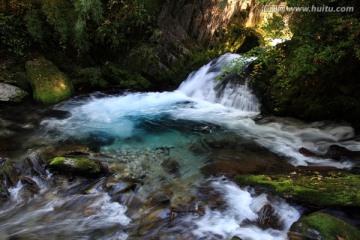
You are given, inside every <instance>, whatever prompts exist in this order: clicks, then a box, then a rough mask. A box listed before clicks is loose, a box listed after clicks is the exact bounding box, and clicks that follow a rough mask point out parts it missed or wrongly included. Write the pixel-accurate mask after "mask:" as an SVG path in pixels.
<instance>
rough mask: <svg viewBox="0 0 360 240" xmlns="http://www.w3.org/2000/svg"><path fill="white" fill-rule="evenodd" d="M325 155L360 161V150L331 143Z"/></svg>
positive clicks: (336, 158) (338, 158) (337, 158)
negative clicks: (352, 149)
mask: <svg viewBox="0 0 360 240" xmlns="http://www.w3.org/2000/svg"><path fill="white" fill-rule="evenodd" d="M324 157H326V158H332V159H335V160H344V158H345V159H350V160H358V161H360V151H351V150H349V149H347V148H345V147H342V146H339V145H331V146H330V147H329V148H328V150H327V151H326V153H325V154H324Z"/></svg>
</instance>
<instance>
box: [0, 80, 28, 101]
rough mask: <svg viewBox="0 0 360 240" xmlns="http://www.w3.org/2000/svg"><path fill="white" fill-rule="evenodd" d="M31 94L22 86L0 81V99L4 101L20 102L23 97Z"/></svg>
mask: <svg viewBox="0 0 360 240" xmlns="http://www.w3.org/2000/svg"><path fill="white" fill-rule="evenodd" d="M27 95H29V94H28V93H27V92H25V91H23V90H21V89H20V88H18V87H16V86H13V85H9V84H5V83H0V101H2V102H20V101H21V100H22V99H23V98H25V97H26V96H27Z"/></svg>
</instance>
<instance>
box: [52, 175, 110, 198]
mask: <svg viewBox="0 0 360 240" xmlns="http://www.w3.org/2000/svg"><path fill="white" fill-rule="evenodd" d="M102 184H103V179H101V178H100V179H95V180H89V179H80V180H77V181H76V182H74V183H71V184H70V183H67V184H66V187H67V188H65V189H62V190H60V191H59V192H60V193H61V194H62V195H64V196H69V195H75V194H90V193H93V192H94V191H96V190H97V189H101V187H100V186H101V185H102ZM68 185H70V187H68Z"/></svg>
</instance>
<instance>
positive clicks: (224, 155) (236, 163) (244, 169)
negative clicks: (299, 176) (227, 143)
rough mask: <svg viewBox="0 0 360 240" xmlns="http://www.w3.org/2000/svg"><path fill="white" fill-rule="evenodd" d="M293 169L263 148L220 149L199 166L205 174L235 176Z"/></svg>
mask: <svg viewBox="0 0 360 240" xmlns="http://www.w3.org/2000/svg"><path fill="white" fill-rule="evenodd" d="M293 169H295V168H294V166H292V165H291V164H289V163H287V162H286V161H285V160H284V159H283V158H281V157H279V156H277V155H276V154H274V153H271V152H269V151H266V150H263V149H257V150H256V151H251V150H249V151H236V150H232V149H221V150H217V151H215V152H214V153H213V154H212V155H211V156H210V162H209V163H208V164H207V165H205V166H204V167H202V168H201V172H202V173H203V174H204V175H206V176H219V175H226V176H228V177H231V178H232V177H235V176H236V175H238V174H249V173H265V172H266V173H268V172H272V173H279V172H288V171H291V170H293Z"/></svg>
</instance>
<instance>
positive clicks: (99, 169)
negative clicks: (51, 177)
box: [48, 157, 108, 177]
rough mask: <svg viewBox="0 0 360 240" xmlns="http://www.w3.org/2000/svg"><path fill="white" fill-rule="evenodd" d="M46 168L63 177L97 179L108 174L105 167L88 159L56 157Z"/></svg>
mask: <svg viewBox="0 0 360 240" xmlns="http://www.w3.org/2000/svg"><path fill="white" fill-rule="evenodd" d="M48 166H49V168H50V169H52V170H55V171H57V172H59V173H61V174H65V175H67V174H74V175H79V176H85V177H99V176H102V175H106V174H108V168H107V165H105V164H104V163H102V162H100V161H96V160H92V159H88V158H70V157H56V158H54V159H53V160H52V161H51V162H50V163H49V165H48Z"/></svg>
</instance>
